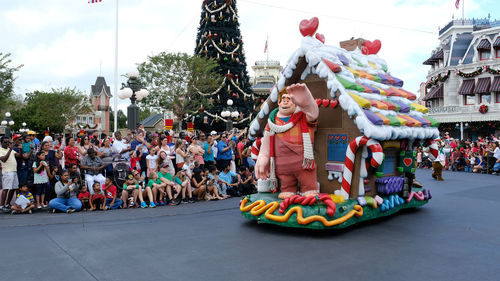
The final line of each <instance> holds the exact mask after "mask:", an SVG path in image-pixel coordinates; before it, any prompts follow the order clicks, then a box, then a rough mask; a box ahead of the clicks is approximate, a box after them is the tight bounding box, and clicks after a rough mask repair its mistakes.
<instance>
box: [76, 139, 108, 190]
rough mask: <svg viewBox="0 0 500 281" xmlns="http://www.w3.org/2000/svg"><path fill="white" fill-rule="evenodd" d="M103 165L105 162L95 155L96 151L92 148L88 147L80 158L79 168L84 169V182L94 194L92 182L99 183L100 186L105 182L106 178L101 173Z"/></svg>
mask: <svg viewBox="0 0 500 281" xmlns="http://www.w3.org/2000/svg"><path fill="white" fill-rule="evenodd" d="M105 167H106V164H104V162H102V160H101V158H99V156H97V152H96V151H95V150H94V149H93V148H89V149H88V150H87V155H85V157H83V159H82V163H81V165H80V168H81V169H83V170H85V182H86V183H87V189H88V190H89V191H90V194H94V189H93V188H92V186H93V185H94V182H98V183H100V186H102V185H103V184H104V183H105V182H106V178H105V177H104V176H103V175H102V173H101V170H102V169H104V168H105Z"/></svg>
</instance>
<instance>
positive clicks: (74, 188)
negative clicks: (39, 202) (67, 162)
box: [49, 170, 82, 214]
mask: <svg viewBox="0 0 500 281" xmlns="http://www.w3.org/2000/svg"><path fill="white" fill-rule="evenodd" d="M55 191H56V194H57V198H54V199H52V200H50V202H49V206H50V208H52V209H53V210H59V211H62V212H65V213H68V214H71V213H73V212H75V211H80V209H81V208H82V203H81V202H80V200H78V198H77V196H78V191H79V187H78V185H77V184H75V183H73V182H72V180H71V179H70V178H69V172H68V171H66V170H65V171H63V172H62V174H61V179H60V180H59V181H58V182H57V183H56V186H55Z"/></svg>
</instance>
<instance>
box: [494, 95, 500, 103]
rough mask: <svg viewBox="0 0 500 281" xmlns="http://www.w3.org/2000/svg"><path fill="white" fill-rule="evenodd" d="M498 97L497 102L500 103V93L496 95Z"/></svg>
mask: <svg viewBox="0 0 500 281" xmlns="http://www.w3.org/2000/svg"><path fill="white" fill-rule="evenodd" d="M496 96H497V98H496V100H495V102H496V103H500V93H496Z"/></svg>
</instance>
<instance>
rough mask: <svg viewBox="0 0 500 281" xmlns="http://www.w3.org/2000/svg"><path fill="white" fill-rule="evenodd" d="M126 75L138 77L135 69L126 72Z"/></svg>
mask: <svg viewBox="0 0 500 281" xmlns="http://www.w3.org/2000/svg"><path fill="white" fill-rule="evenodd" d="M127 77H128V78H133V79H135V78H137V77H139V71H138V70H137V69H134V70H131V71H129V72H127Z"/></svg>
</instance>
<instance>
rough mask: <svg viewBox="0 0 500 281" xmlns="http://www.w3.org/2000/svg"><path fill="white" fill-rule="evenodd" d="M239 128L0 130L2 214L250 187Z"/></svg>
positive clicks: (156, 201)
mask: <svg viewBox="0 0 500 281" xmlns="http://www.w3.org/2000/svg"><path fill="white" fill-rule="evenodd" d="M250 155H251V143H250V142H249V140H248V138H247V136H246V130H243V131H241V132H238V131H237V130H232V131H230V132H222V133H217V132H215V131H212V132H210V133H209V134H205V133H202V132H198V133H196V134H191V133H188V132H180V133H171V134H169V133H168V132H165V133H161V134H158V133H151V132H146V131H145V130H144V128H143V127H140V126H139V128H138V129H137V130H136V131H134V132H132V131H130V130H128V131H127V134H126V136H122V134H121V133H120V132H119V131H117V132H115V133H114V134H113V136H105V135H102V136H98V134H97V132H94V133H90V134H85V135H79V136H78V137H77V138H75V137H74V136H67V138H65V139H64V138H63V137H62V136H45V137H44V138H43V140H42V141H39V140H38V138H37V137H36V136H35V135H22V136H21V135H14V136H13V137H12V138H11V137H5V136H3V137H2V138H1V147H0V165H1V167H0V168H1V177H2V180H1V188H2V190H1V191H2V192H1V196H0V209H1V210H2V211H4V212H10V213H13V214H16V213H32V212H33V211H38V210H49V211H52V212H56V211H61V212H66V213H72V212H75V211H80V210H82V211H95V210H109V209H118V208H138V207H140V208H148V207H149V208H154V207H157V206H165V205H179V204H181V203H193V202H195V201H197V200H224V199H226V198H229V197H231V196H236V197H239V196H242V195H246V194H251V193H255V192H256V187H255V186H256V180H255V175H254V172H253V169H254V165H255V162H254V161H253V160H252V159H251V157H250Z"/></svg>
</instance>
